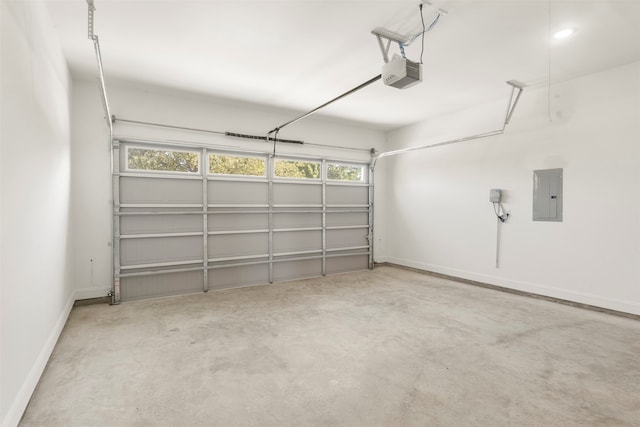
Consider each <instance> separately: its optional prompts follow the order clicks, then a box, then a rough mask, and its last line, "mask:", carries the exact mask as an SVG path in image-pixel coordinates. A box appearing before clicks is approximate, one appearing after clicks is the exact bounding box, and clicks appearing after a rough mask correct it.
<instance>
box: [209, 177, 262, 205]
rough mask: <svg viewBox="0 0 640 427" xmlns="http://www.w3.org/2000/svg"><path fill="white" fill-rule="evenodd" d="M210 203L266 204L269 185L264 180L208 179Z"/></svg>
mask: <svg viewBox="0 0 640 427" xmlns="http://www.w3.org/2000/svg"><path fill="white" fill-rule="evenodd" d="M207 192H208V198H209V203H211V204H267V203H269V185H268V184H267V183H266V182H244V181H239V182H235V181H209V184H208V188H207Z"/></svg>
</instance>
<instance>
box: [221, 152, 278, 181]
mask: <svg viewBox="0 0 640 427" xmlns="http://www.w3.org/2000/svg"><path fill="white" fill-rule="evenodd" d="M265 163H266V161H265V159H259V158H257V157H240V156H229V155H226V154H209V173H217V174H223V175H245V176H264V175H265V172H264V171H265Z"/></svg>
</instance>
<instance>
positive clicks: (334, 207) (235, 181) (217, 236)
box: [114, 141, 370, 301]
mask: <svg viewBox="0 0 640 427" xmlns="http://www.w3.org/2000/svg"><path fill="white" fill-rule="evenodd" d="M129 144H131V143H128V142H125V141H120V145H119V146H118V145H115V146H114V149H116V150H118V149H119V150H120V153H123V152H127V153H130V152H131V151H130V150H129V149H128V148H127V147H129V146H130V145H129ZM139 145H143V146H145V147H149V150H150V151H152V152H153V153H155V154H154V155H156V156H159V157H162V156H168V155H169V154H170V152H171V151H176V152H178V153H181V152H182V151H183V150H187V149H186V148H180V149H179V150H178V148H176V147H171V146H169V145H166V146H164V145H162V144H147V143H136V147H138V146H139ZM184 146H185V147H186V146H187V145H184ZM118 147H119V148H118ZM187 151H189V152H190V153H192V154H190V156H191V158H195V157H194V156H196V157H199V163H198V164H199V167H198V169H200V170H201V173H204V172H211V171H203V170H202V168H203V166H204V165H208V161H209V160H210V158H209V154H218V155H220V156H221V157H220V159H221V162H219V163H220V165H219V166H220V168H223V169H222V170H218V169H216V170H215V171H213V172H215V173H210V174H209V175H206V178H204V175H203V174H201V173H197V174H196V173H194V174H189V173H182V172H179V171H174V170H173V169H172V170H167V169H166V168H167V166H166V165H165V164H164V163H162V164H159V166H158V167H157V168H156V166H154V165H155V163H153V164H150V165H147V166H149V167H146V166H145V168H144V169H140V170H135V171H133V172H132V171H130V170H123V171H118V170H116V173H117V172H122V173H121V174H120V176H119V177H118V180H117V186H114V202H115V207H116V211H115V216H114V220H115V221H116V222H115V224H114V225H115V228H114V232H115V233H116V234H115V239H114V244H115V245H117V246H114V256H117V257H118V258H119V259H116V262H115V263H114V266H115V274H116V277H119V278H120V279H119V282H116V283H119V284H120V295H121V297H122V300H123V301H133V300H137V299H144V298H155V297H162V296H167V295H176V294H184V293H190V292H201V291H202V290H203V289H210V290H216V289H229V288H234V287H241V286H250V285H258V284H264V283H269V282H279V281H284V280H295V279H301V278H307V277H317V276H321V275H322V274H325V273H328V274H331V273H339V272H344V271H353V270H362V269H365V268H367V267H368V264H369V255H368V251H369V249H368V239H367V235H368V232H369V225H368V224H369V219H370V215H369V212H368V208H367V207H368V206H369V205H368V201H369V187H368V186H367V185H363V184H362V182H364V181H361V182H357V181H349V177H347V178H344V179H342V180H340V179H338V178H339V177H338V178H336V177H335V176H334V175H335V174H334V175H331V178H328V177H326V176H324V178H323V179H322V180H321V179H311V178H308V179H305V178H293V176H296V175H300V174H299V173H296V171H295V168H296V167H298V168H300V167H303V168H304V167H305V165H304V163H305V161H303V160H301V159H300V161H298V160H296V159H293V161H292V162H291V164H289V167H290V169H291V170H289V169H287V171H286V173H281V172H282V171H280V172H278V176H277V177H269V176H267V174H265V175H262V176H258V175H260V174H259V173H257V172H256V175H255V176H253V175H248V174H247V175H241V174H242V173H243V171H247V170H252V169H251V168H250V167H252V166H253V165H254V163H255V161H253V160H251V159H254V158H255V154H242V153H239V152H234V153H232V155H231V154H230V155H228V157H233V158H232V159H225V158H224V156H225V155H226V154H224V152H223V151H222V150H221V151H217V150H214V149H210V150H207V149H204V150H203V149H201V148H197V147H196V148H193V149H188V150H187ZM132 153H133V154H135V153H136V152H132ZM167 153H169V154H167ZM194 153H195V154H194ZM114 154H118V152H117V151H116V152H114ZM123 156H124V154H123V155H121V156H120V157H119V159H120V160H127V159H126V158H125V157H126V156H124V157H123ZM243 158H245V159H249V160H243ZM263 158H264V159H266V161H267V164H266V165H265V166H266V167H265V170H266V171H269V172H270V173H271V174H274V173H275V172H274V171H275V166H274V163H273V162H274V159H272V158H267V156H264V157H263ZM115 159H116V160H117V159H118V158H117V157H115ZM225 162H226V163H225ZM315 163H318V164H320V162H319V161H315ZM245 164H246V166H247V167H249V169H246V168H245V167H244V166H243V165H245ZM321 164H322V166H323V168H324V166H325V165H326V166H327V167H329V166H330V165H333V166H335V165H336V164H337V165H338V166H340V165H341V164H339V163H335V164H334V163H331V162H330V161H328V160H325V161H322V162H321ZM114 165H115V166H116V169H118V168H119V166H118V163H117V162H115V163H114ZM121 165H124V163H123V162H121ZM345 165H347V166H348V165H350V163H345ZM151 168H156V169H154V170H151ZM224 168H228V169H224ZM347 169H348V168H347ZM227 172H228V173H227ZM302 172H303V174H304V173H306V172H305V171H302ZM321 173H322V174H326V173H327V170H326V168H325V169H323V170H322V171H321ZM331 173H333V172H331ZM287 174H289V176H291V178H286V177H285V175H287ZM203 178H204V179H203ZM333 178H336V179H333ZM203 189H204V192H205V194H204V195H203ZM361 210H362V212H360V211H361ZM345 211H349V212H345ZM354 211H357V212H354ZM182 234H192V235H187V236H184V235H182ZM203 239H206V240H204V241H203ZM349 248H351V249H349ZM358 248H361V249H358ZM205 281H206V282H205Z"/></svg>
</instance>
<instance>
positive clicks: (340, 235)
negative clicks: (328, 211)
mask: <svg viewBox="0 0 640 427" xmlns="http://www.w3.org/2000/svg"><path fill="white" fill-rule="evenodd" d="M368 235H369V229H368V228H356V229H345V230H327V236H326V237H327V248H328V249H338V248H349V247H354V246H367V245H368V244H369V240H368V238H367V237H368Z"/></svg>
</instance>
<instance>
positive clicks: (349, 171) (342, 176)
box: [327, 163, 364, 182]
mask: <svg viewBox="0 0 640 427" xmlns="http://www.w3.org/2000/svg"><path fill="white" fill-rule="evenodd" d="M327 179H330V180H334V181H350V182H364V165H353V164H344V163H329V164H327Z"/></svg>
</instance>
